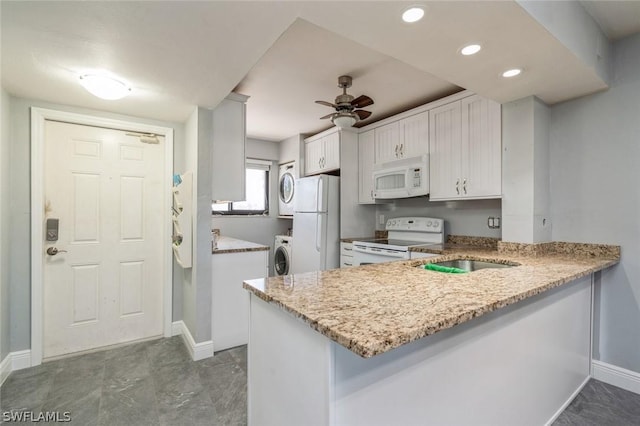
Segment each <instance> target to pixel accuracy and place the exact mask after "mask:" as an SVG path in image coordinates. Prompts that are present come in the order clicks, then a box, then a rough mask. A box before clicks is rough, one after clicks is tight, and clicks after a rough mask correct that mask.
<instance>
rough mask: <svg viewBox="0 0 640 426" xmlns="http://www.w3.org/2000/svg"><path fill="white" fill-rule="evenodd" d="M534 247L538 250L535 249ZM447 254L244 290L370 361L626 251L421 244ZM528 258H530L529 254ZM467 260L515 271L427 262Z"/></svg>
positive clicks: (259, 283)
mask: <svg viewBox="0 0 640 426" xmlns="http://www.w3.org/2000/svg"><path fill="white" fill-rule="evenodd" d="M529 246H534V248H533V249H532V248H531V247H529ZM414 250H415V251H423V250H424V251H428V250H432V251H431V252H432V253H433V252H434V251H435V250H439V252H437V253H440V254H442V256H438V257H432V258H429V259H416V260H409V261H396V262H389V263H379V264H374V265H365V266H360V267H355V268H344V269H333V270H329V271H319V272H310V273H305V274H297V275H288V276H282V277H272V278H267V279H256V280H248V281H245V282H244V284H243V285H244V288H245V289H247V290H249V291H251V292H252V293H254V294H255V295H256V296H258V297H259V298H261V299H263V300H265V301H267V302H269V303H271V304H274V305H276V306H278V307H279V308H280V309H283V310H284V311H287V312H289V313H291V314H292V315H294V316H295V317H298V318H300V319H302V320H303V321H304V322H306V323H307V324H308V325H309V327H311V328H312V329H314V330H317V331H318V332H320V333H321V334H323V335H325V336H326V337H328V338H330V339H332V340H334V341H335V342H337V343H339V344H341V345H342V346H344V347H346V348H347V349H349V350H351V351H353V352H354V353H356V354H358V355H360V356H362V357H365V358H368V357H372V356H374V355H377V354H381V353H384V352H387V351H389V350H391V349H393V348H396V347H399V346H401V345H404V344H406V343H409V342H411V341H414V340H418V339H420V338H422V337H425V336H428V335H431V334H434V333H436V332H438V331H440V330H444V329H447V328H450V327H453V326H455V325H457V324H461V323H464V322H466V321H469V320H471V319H473V318H475V317H478V316H480V315H483V314H485V313H488V312H491V311H495V310H497V309H500V308H502V307H505V306H507V305H510V304H513V303H516V302H519V301H521V300H524V299H526V298H528V297H531V296H535V295H536V294H539V293H542V292H544V291H547V290H550V289H552V288H554V287H557V286H560V285H562V284H565V283H567V282H569V281H573V280H575V279H577V278H580V277H583V276H586V275H588V274H590V273H593V272H596V271H599V270H602V269H604V268H607V267H609V266H612V265H615V264H617V263H618V262H619V260H620V247H619V246H602V245H591V244H569V243H547V244H540V245H535V244H534V245H522V244H511V243H504V244H503V245H502V246H498V249H492V248H486V247H481V248H478V247H477V246H476V247H473V246H465V245H460V244H457V245H456V244H445V245H442V246H439V247H420V248H415V249H414ZM523 253H524V254H523ZM457 258H467V259H476V260H489V261H498V262H500V263H507V264H509V263H511V264H517V265H519V266H515V267H512V268H503V269H482V270H479V271H475V272H472V273H467V274H445V273H441V272H434V271H428V270H424V269H419V268H417V267H416V266H418V265H422V264H424V263H427V262H434V261H441V260H452V259H457Z"/></svg>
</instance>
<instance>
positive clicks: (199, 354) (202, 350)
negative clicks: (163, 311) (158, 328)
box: [172, 321, 213, 361]
mask: <svg viewBox="0 0 640 426" xmlns="http://www.w3.org/2000/svg"><path fill="white" fill-rule="evenodd" d="M176 323H180V329H181V331H180V333H179V334H180V335H182V341H183V342H184V345H185V346H186V347H187V350H188V351H189V355H191V359H192V360H194V361H200V360H201V359H205V358H211V357H212V356H213V341H212V340H207V341H205V342H200V343H196V341H195V340H194V339H193V336H192V335H191V332H190V331H189V328H188V327H187V325H186V324H185V323H184V321H176V322H174V323H173V324H176ZM174 327H175V328H177V325H175V326H172V331H173V330H174Z"/></svg>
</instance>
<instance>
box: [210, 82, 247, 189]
mask: <svg viewBox="0 0 640 426" xmlns="http://www.w3.org/2000/svg"><path fill="white" fill-rule="evenodd" d="M247 99H248V97H247V96H244V95H238V94H235V93H232V94H230V95H229V96H227V97H226V98H225V99H224V100H223V101H222V102H220V104H219V105H218V106H217V107H216V108H215V109H214V110H213V129H212V132H213V135H212V139H211V140H212V145H211V151H212V171H213V176H212V191H211V195H212V199H213V200H223V201H244V199H245V143H246V101H247Z"/></svg>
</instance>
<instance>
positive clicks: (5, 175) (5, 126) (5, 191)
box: [0, 89, 11, 361]
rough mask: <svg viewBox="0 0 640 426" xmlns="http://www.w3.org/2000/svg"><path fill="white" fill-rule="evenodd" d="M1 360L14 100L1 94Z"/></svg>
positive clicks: (5, 341)
mask: <svg viewBox="0 0 640 426" xmlns="http://www.w3.org/2000/svg"><path fill="white" fill-rule="evenodd" d="M0 95H1V98H0V113H1V117H0V361H2V360H3V359H4V358H5V357H6V356H7V354H8V353H9V352H10V350H9V345H10V333H9V325H10V322H9V321H10V319H9V266H10V262H9V215H10V210H9V206H10V201H11V192H10V190H9V189H10V186H9V179H10V174H9V173H10V169H11V167H10V164H11V163H10V158H9V155H10V152H9V145H10V143H11V141H10V139H9V138H10V136H9V134H10V121H11V119H10V115H9V108H10V98H9V95H8V94H7V92H5V91H4V89H2V90H1V91H0Z"/></svg>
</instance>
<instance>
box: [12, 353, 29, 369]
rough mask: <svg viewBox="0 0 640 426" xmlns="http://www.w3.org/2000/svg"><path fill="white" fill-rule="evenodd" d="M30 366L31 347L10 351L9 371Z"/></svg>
mask: <svg viewBox="0 0 640 426" xmlns="http://www.w3.org/2000/svg"><path fill="white" fill-rule="evenodd" d="M29 367H31V349H25V350H24V351H16V352H11V371H16V370H22V369H23V368H29Z"/></svg>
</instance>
